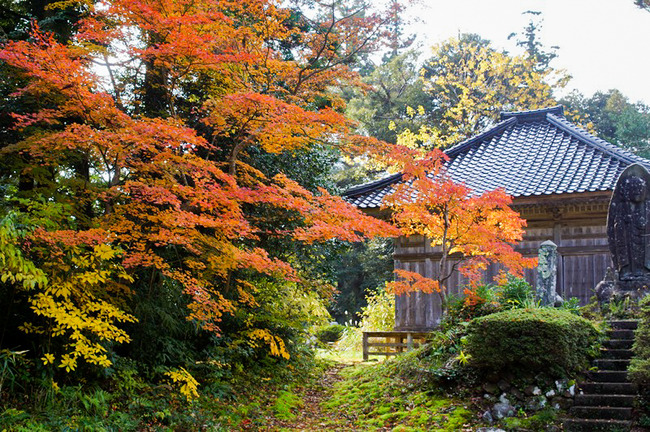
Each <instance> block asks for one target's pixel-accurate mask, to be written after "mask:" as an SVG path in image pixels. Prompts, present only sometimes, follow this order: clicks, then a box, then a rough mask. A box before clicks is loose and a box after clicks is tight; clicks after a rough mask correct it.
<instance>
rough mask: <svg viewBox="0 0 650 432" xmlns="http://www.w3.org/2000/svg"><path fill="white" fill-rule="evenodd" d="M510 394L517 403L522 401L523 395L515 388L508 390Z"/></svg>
mask: <svg viewBox="0 0 650 432" xmlns="http://www.w3.org/2000/svg"><path fill="white" fill-rule="evenodd" d="M510 394H511V395H513V396H514V397H515V398H516V399H517V400H519V401H522V400H524V394H523V393H522V392H520V391H519V390H517V389H516V388H512V389H511V390H510Z"/></svg>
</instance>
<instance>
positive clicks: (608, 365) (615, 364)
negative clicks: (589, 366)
mask: <svg viewBox="0 0 650 432" xmlns="http://www.w3.org/2000/svg"><path fill="white" fill-rule="evenodd" d="M629 364H630V361H629V360H626V359H623V360H621V359H598V360H595V361H594V366H596V367H597V368H598V369H599V370H615V371H625V370H627V367H628V366H629Z"/></svg>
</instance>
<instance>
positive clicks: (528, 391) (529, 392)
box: [524, 385, 536, 396]
mask: <svg viewBox="0 0 650 432" xmlns="http://www.w3.org/2000/svg"><path fill="white" fill-rule="evenodd" d="M535 388H536V387H535V386H532V385H529V386H528V387H526V388H525V389H524V394H525V395H526V396H533V392H534V391H535Z"/></svg>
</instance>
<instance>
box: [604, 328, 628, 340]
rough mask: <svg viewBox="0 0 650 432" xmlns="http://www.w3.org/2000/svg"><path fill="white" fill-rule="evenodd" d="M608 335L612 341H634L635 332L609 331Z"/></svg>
mask: <svg viewBox="0 0 650 432" xmlns="http://www.w3.org/2000/svg"><path fill="white" fill-rule="evenodd" d="M607 335H608V336H609V338H610V339H620V340H634V330H629V329H622V330H621V329H618V330H609V331H608V332H607Z"/></svg>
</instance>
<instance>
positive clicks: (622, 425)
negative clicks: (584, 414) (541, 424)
mask: <svg viewBox="0 0 650 432" xmlns="http://www.w3.org/2000/svg"><path fill="white" fill-rule="evenodd" d="M562 425H563V426H564V430H565V431H567V432H623V431H629V430H630V429H631V428H632V422H631V421H628V420H602V419H565V420H564V421H563V422H562Z"/></svg>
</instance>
